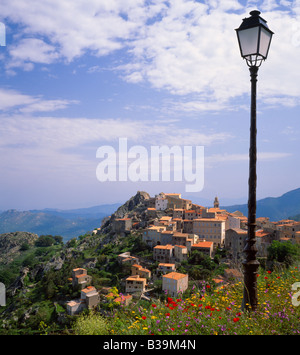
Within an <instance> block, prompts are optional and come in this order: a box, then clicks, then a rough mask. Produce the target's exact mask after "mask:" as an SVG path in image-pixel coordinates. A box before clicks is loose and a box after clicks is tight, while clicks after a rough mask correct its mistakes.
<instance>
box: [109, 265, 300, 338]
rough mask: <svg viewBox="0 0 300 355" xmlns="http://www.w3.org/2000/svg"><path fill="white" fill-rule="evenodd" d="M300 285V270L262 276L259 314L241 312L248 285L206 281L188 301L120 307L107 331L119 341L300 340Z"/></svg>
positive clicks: (260, 276)
mask: <svg viewBox="0 0 300 355" xmlns="http://www.w3.org/2000/svg"><path fill="white" fill-rule="evenodd" d="M297 281H298V282H299V281H300V270H299V267H294V268H291V269H287V270H284V271H282V272H271V271H262V273H261V274H258V276H257V285H258V299H259V304H258V309H257V311H256V312H248V311H245V312H243V311H242V309H241V304H242V298H243V283H242V282H237V283H235V284H227V285H222V286H220V285H215V284H210V283H208V282H205V281H203V282H202V283H201V286H200V287H193V290H192V292H191V294H190V296H188V297H184V296H182V297H176V298H174V297H168V296H166V299H165V300H164V301H159V300H157V301H156V302H150V303H149V302H148V303H147V302H135V303H132V304H131V305H129V306H126V307H125V306H121V307H119V308H118V309H117V310H116V311H115V313H114V315H113V317H112V318H111V319H110V320H109V322H108V323H109V327H108V329H107V331H108V333H109V334H119V335H184V334H186V335H196V334H199V335H200V334H204V335H222V334H224V335H227V334H231V335H233V334H238V335H251V334H252V335H272V334H273V335H279V334H283V335H293V334H295V335H296V334H300V305H298V306H297V304H298V303H296V305H295V302H293V295H295V291H293V288H292V285H293V284H295V283H296V282H297ZM298 294H299V293H298ZM294 299H295V298H294ZM299 303H300V302H299Z"/></svg>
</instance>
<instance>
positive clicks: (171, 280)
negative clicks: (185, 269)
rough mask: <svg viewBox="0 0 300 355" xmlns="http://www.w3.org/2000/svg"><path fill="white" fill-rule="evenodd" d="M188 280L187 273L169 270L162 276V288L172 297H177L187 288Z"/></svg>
mask: <svg viewBox="0 0 300 355" xmlns="http://www.w3.org/2000/svg"><path fill="white" fill-rule="evenodd" d="M188 280H189V278H188V275H187V274H181V273H178V272H170V273H169V274H166V275H163V277H162V289H163V290H164V291H166V292H167V293H168V294H169V295H171V296H172V297H177V296H178V294H179V293H180V292H184V291H185V290H186V289H187V288H188Z"/></svg>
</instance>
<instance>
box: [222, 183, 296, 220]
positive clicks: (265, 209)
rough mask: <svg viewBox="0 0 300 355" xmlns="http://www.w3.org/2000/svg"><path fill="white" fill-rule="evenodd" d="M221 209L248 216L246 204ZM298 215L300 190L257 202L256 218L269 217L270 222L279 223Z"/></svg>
mask: <svg viewBox="0 0 300 355" xmlns="http://www.w3.org/2000/svg"><path fill="white" fill-rule="evenodd" d="M222 208H224V209H226V210H227V211H229V212H234V211H241V212H242V213H243V214H244V215H245V216H247V215H248V206H247V204H243V205H234V206H224V207H222ZM298 214H300V188H299V189H296V190H292V191H289V192H287V193H285V194H283V195H282V196H280V197H267V198H264V199H262V200H258V201H257V207H256V216H257V217H269V218H270V220H271V221H279V220H281V219H286V218H289V217H292V216H296V215H298ZM299 217H300V216H299Z"/></svg>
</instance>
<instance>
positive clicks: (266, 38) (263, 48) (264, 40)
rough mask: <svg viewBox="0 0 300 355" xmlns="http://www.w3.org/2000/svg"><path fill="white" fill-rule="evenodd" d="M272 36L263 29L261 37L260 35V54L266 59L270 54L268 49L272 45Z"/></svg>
mask: <svg viewBox="0 0 300 355" xmlns="http://www.w3.org/2000/svg"><path fill="white" fill-rule="evenodd" d="M271 37H272V34H271V33H270V32H268V31H267V30H265V29H264V28H261V35H260V45H259V54H261V55H262V56H263V57H264V58H266V56H267V54H268V48H269V45H270V41H271Z"/></svg>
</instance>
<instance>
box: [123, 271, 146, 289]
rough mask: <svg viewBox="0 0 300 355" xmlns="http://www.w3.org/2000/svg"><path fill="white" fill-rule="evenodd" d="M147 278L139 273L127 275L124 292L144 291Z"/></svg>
mask: <svg viewBox="0 0 300 355" xmlns="http://www.w3.org/2000/svg"><path fill="white" fill-rule="evenodd" d="M146 284H147V279H146V278H144V277H140V276H139V275H133V276H129V277H127V279H126V284H125V289H126V293H133V292H142V293H143V292H145V290H146Z"/></svg>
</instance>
